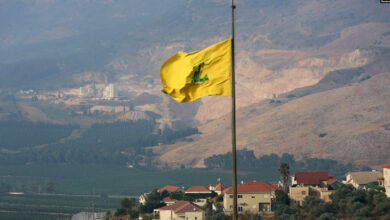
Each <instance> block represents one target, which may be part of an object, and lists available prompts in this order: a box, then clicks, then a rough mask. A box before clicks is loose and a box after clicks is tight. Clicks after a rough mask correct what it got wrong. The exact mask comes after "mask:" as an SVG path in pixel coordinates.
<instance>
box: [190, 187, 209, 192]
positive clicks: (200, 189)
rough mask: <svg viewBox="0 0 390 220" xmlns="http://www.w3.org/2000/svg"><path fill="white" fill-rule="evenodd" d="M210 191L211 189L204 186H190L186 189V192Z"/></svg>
mask: <svg viewBox="0 0 390 220" xmlns="http://www.w3.org/2000/svg"><path fill="white" fill-rule="evenodd" d="M198 192H199V193H211V191H210V190H209V189H208V188H207V187H205V186H191V187H190V188H188V189H187V190H186V193H198Z"/></svg>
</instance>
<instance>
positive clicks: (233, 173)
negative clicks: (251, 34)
mask: <svg viewBox="0 0 390 220" xmlns="http://www.w3.org/2000/svg"><path fill="white" fill-rule="evenodd" d="M231 8H232V51H231V53H232V54H231V55H232V67H231V68H232V69H231V81H232V88H231V92H232V171H233V172H232V188H233V220H237V219H238V215H237V166H236V82H235V71H234V69H235V67H234V9H235V8H236V6H235V5H234V0H232V5H231Z"/></svg>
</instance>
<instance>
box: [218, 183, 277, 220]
mask: <svg viewBox="0 0 390 220" xmlns="http://www.w3.org/2000/svg"><path fill="white" fill-rule="evenodd" d="M277 189H278V187H277V186H275V185H271V184H269V183H267V182H262V181H251V182H245V183H241V184H238V185H237V205H238V207H237V208H238V212H239V213H240V212H241V213H242V212H247V211H248V212H251V213H261V212H267V211H271V205H272V201H273V199H274V198H275V191H276V190H277ZM223 207H224V211H225V213H226V214H231V213H232V211H233V189H232V188H231V187H229V188H228V189H227V190H226V191H225V195H224V198H223Z"/></svg>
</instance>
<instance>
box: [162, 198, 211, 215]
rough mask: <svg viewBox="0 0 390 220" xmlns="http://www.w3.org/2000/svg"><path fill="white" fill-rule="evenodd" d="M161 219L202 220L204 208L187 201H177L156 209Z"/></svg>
mask: <svg viewBox="0 0 390 220" xmlns="http://www.w3.org/2000/svg"><path fill="white" fill-rule="evenodd" d="M158 212H159V215H160V219H161V220H203V219H205V210H204V209H203V208H201V207H199V206H198V205H195V204H193V203H192V202H188V201H177V202H176V203H174V204H172V205H170V206H164V207H161V208H159V209H158Z"/></svg>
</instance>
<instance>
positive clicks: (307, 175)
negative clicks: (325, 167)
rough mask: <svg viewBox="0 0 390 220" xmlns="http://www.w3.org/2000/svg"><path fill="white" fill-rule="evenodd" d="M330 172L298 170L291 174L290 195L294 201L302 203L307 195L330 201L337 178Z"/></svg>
mask: <svg viewBox="0 0 390 220" xmlns="http://www.w3.org/2000/svg"><path fill="white" fill-rule="evenodd" d="M332 178H333V176H332V175H330V174H329V173H328V172H323V171H308V172H297V173H295V174H292V175H291V186H290V187H289V196H290V199H291V201H292V202H295V203H298V204H299V205H302V203H303V201H304V199H305V198H306V196H309V195H310V196H316V197H318V198H320V199H322V200H324V201H325V202H330V201H331V200H330V198H329V196H330V194H331V193H332V192H333V190H332V185H333V184H336V180H334V179H332Z"/></svg>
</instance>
